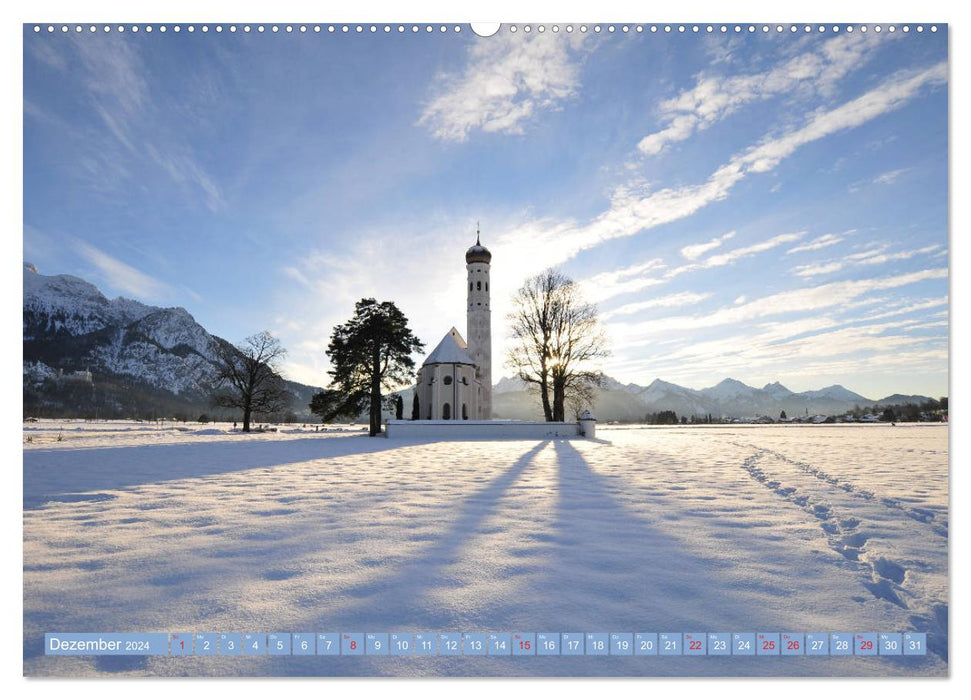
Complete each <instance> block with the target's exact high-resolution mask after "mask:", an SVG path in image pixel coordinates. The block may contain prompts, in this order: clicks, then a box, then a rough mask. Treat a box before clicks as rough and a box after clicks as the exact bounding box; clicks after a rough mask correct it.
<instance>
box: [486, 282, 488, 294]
mask: <svg viewBox="0 0 971 700" xmlns="http://www.w3.org/2000/svg"><path fill="white" fill-rule="evenodd" d="M486 291H487V292H488V291H489V283H488V282H486Z"/></svg>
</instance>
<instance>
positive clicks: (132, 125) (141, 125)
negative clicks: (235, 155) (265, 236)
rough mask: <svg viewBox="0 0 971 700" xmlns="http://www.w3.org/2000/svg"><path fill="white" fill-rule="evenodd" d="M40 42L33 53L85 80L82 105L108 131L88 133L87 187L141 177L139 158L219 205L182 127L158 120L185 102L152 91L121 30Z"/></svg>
mask: <svg viewBox="0 0 971 700" xmlns="http://www.w3.org/2000/svg"><path fill="white" fill-rule="evenodd" d="M41 38H44V37H41ZM42 43H43V42H31V43H30V45H31V46H33V47H35V48H33V49H31V51H32V52H33V54H34V55H35V56H36V57H37V58H38V60H41V61H42V62H43V63H45V64H46V65H47V66H49V67H50V68H53V69H55V70H58V71H62V72H65V73H67V74H69V75H71V76H72V77H74V78H75V79H77V80H78V82H79V83H80V84H81V85H83V86H84V88H85V91H86V100H87V107H89V108H90V110H91V113H92V114H93V115H94V117H95V120H96V121H95V123H100V124H101V126H102V127H103V129H104V131H105V132H106V134H105V138H102V139H97V140H94V141H93V145H94V147H93V148H91V149H90V150H89V151H88V153H87V154H86V155H85V156H83V157H82V158H81V159H79V161H78V163H77V166H78V167H77V168H76V169H75V171H76V173H77V174H78V176H79V177H82V178H84V179H85V181H86V182H87V183H88V185H89V187H90V188H91V189H92V190H95V191H97V192H99V193H100V194H109V193H110V192H111V191H112V190H113V188H117V187H118V186H119V185H120V184H121V183H125V182H129V183H130V182H132V181H134V180H135V179H136V178H139V177H141V178H144V173H145V170H144V167H143V166H144V164H146V163H152V164H154V165H155V166H156V167H158V168H159V170H160V171H161V172H163V173H165V174H166V175H167V176H168V177H169V178H171V179H172V180H173V182H175V183H176V184H177V185H179V186H181V187H184V188H186V189H187V191H189V192H192V193H199V194H201V196H202V198H203V201H204V202H205V205H206V206H207V207H208V208H209V209H210V210H211V211H218V210H219V209H221V208H222V207H223V206H224V205H225V202H224V198H223V195H222V191H221V188H220V187H219V185H218V184H217V182H216V180H215V178H213V176H212V175H211V174H210V173H209V172H207V170H206V169H205V168H204V167H203V165H202V164H201V163H200V160H199V158H198V157H197V156H196V155H195V153H194V150H193V149H192V147H191V146H190V144H189V142H188V140H187V138H186V136H185V134H184V133H179V132H178V131H176V130H175V129H174V128H173V125H172V123H171V121H165V120H160V118H159V115H162V114H166V115H169V114H171V113H172V112H175V111H178V109H179V108H181V107H182V106H183V105H173V104H169V103H163V102H162V101H161V98H160V97H159V96H158V95H156V94H155V93H153V91H152V88H151V74H150V71H149V69H148V67H147V66H146V64H145V61H144V60H143V59H142V56H141V54H140V52H139V50H138V48H137V47H138V43H136V42H133V41H130V40H128V38H127V37H124V36H122V35H114V34H111V35H104V36H102V35H100V34H98V35H94V36H91V35H89V34H88V33H81V34H74V33H72V34H71V35H69V37H68V41H67V42H66V43H65V44H64V45H63V48H62V49H61V50H60V51H57V50H55V49H53V48H51V47H50V46H49V45H46V46H44V47H43V48H36V47H39V46H41V45H42ZM183 97H184V98H185V99H186V100H187V101H188V100H189V99H190V96H188V95H183ZM25 113H26V114H28V115H30V116H33V117H35V118H38V119H44V120H46V121H51V120H53V119H61V118H60V117H57V116H53V115H50V114H48V112H47V111H45V110H42V109H41V108H40V107H39V106H37V105H33V104H30V105H27V106H26V107H25ZM62 121H65V122H67V123H68V124H69V125H71V126H70V127H69V129H70V131H71V132H77V133H74V138H75V139H78V140H81V139H84V140H87V141H91V138H90V133H81V132H78V130H77V128H76V127H74V126H73V124H74V122H76V121H77V119H76V115H71V118H67V117H64V118H63V119H62ZM89 131H90V130H89ZM141 184H144V183H141Z"/></svg>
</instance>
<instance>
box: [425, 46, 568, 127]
mask: <svg viewBox="0 0 971 700" xmlns="http://www.w3.org/2000/svg"><path fill="white" fill-rule="evenodd" d="M581 41H582V35H580V34H575V35H570V36H567V35H555V34H552V33H550V34H534V35H533V36H531V37H527V36H517V35H515V34H511V33H509V32H500V33H499V34H498V35H496V36H493V37H490V38H488V39H483V38H477V39H473V42H474V43H473V44H472V46H471V50H470V51H469V59H468V65H467V66H466V68H465V70H464V72H462V73H461V74H446V75H442V76H440V77H439V78H438V82H441V83H444V88H443V89H442V91H441V92H440V93H439V94H438V95H436V96H435V97H434V98H433V99H432V100H431V101H430V102H429V103H428V104H427V105H426V106H425V109H424V111H423V112H422V115H421V117H420V119H419V120H418V123H419V124H420V125H422V126H425V127H427V128H428V129H429V130H430V131H431V132H432V134H433V135H434V136H435V137H436V138H438V139H441V140H443V141H465V140H466V139H467V138H468V136H469V133H470V132H472V131H474V130H476V129H481V130H482V131H485V132H501V133H515V134H519V133H523V130H524V128H525V124H526V123H527V122H528V121H529V120H530V119H531V118H533V117H534V116H535V115H536V114H537V113H539V112H542V111H547V110H551V109H556V108H557V107H558V106H559V104H560V103H561V102H562V101H563V100H566V99H568V98H571V97H573V96H574V95H575V94H576V91H577V88H578V86H579V69H578V61H579V59H578V56H577V55H576V49H577V48H578V47H579V45H580V42H581Z"/></svg>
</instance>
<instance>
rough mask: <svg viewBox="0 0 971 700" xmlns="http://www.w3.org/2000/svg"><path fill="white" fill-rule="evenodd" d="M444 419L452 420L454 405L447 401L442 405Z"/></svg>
mask: <svg viewBox="0 0 971 700" xmlns="http://www.w3.org/2000/svg"><path fill="white" fill-rule="evenodd" d="M442 420H452V405H451V404H448V403H446V404H445V405H444V406H442Z"/></svg>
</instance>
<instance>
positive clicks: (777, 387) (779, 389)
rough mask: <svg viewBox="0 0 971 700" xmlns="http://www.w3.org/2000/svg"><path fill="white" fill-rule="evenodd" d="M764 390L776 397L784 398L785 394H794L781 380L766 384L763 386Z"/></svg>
mask: <svg viewBox="0 0 971 700" xmlns="http://www.w3.org/2000/svg"><path fill="white" fill-rule="evenodd" d="M762 391H764V392H765V393H767V394H769V395H770V396H772V397H774V398H777V399H779V398H783V397H785V396H792V392H791V391H790V390H789V389H788V388H786V387H785V386H783V385H782V384H781V383H780V382H772V383H771V384H766V385H765V386H764V387H762Z"/></svg>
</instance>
